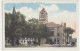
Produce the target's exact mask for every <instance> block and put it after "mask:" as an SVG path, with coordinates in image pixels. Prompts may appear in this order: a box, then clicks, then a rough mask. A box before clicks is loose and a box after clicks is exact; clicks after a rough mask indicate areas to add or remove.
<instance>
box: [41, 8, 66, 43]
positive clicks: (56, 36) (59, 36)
mask: <svg viewBox="0 0 80 51" xmlns="http://www.w3.org/2000/svg"><path fill="white" fill-rule="evenodd" d="M39 23H40V24H46V26H47V27H48V28H49V30H50V31H52V34H53V35H52V36H51V37H49V39H51V40H52V42H53V43H55V44H59V43H60V44H65V39H66V36H65V33H64V31H63V30H64V29H65V28H66V23H61V24H56V23H54V22H48V13H47V11H46V10H45V8H42V10H41V11H40V13H39ZM44 41H45V42H46V41H47V40H43V42H44Z"/></svg>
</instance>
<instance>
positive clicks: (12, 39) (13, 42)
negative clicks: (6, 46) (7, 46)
mask: <svg viewBox="0 0 80 51" xmlns="http://www.w3.org/2000/svg"><path fill="white" fill-rule="evenodd" d="M11 44H12V46H14V38H12V42H11Z"/></svg>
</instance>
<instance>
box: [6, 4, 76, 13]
mask: <svg viewBox="0 0 80 51" xmlns="http://www.w3.org/2000/svg"><path fill="white" fill-rule="evenodd" d="M52 4H53V3H52ZM52 4H51V3H48V4H44V5H45V6H50V5H52ZM54 4H55V5H57V6H58V7H59V9H60V11H64V10H68V11H69V12H76V4H75V3H54ZM14 5H15V7H16V9H20V8H21V7H24V6H26V7H29V8H32V9H33V10H35V11H36V10H37V9H38V7H40V4H26V3H23V4H20V3H18V4H14V3H11V4H5V10H7V11H9V10H12V8H13V6H14Z"/></svg>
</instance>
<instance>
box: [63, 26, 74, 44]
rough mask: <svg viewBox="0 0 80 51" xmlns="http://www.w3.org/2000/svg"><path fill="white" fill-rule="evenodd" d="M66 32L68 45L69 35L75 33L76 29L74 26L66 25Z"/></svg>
mask: <svg viewBox="0 0 80 51" xmlns="http://www.w3.org/2000/svg"><path fill="white" fill-rule="evenodd" d="M64 32H65V34H66V37H67V41H66V45H67V43H68V38H69V35H70V34H73V32H74V30H73V29H72V28H70V27H66V28H65V29H64Z"/></svg>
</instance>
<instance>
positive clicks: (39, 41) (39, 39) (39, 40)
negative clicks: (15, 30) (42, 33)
mask: <svg viewBox="0 0 80 51" xmlns="http://www.w3.org/2000/svg"><path fill="white" fill-rule="evenodd" d="M40 43H41V38H38V44H39V46H40Z"/></svg>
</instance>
